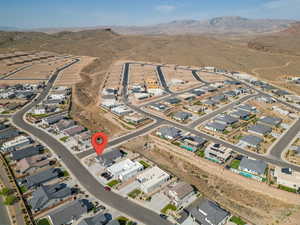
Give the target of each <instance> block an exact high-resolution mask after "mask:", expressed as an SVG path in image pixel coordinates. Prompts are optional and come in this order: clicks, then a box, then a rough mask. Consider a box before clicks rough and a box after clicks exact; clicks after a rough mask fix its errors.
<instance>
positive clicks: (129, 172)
mask: <svg viewBox="0 0 300 225" xmlns="http://www.w3.org/2000/svg"><path fill="white" fill-rule="evenodd" d="M143 169H144V167H143V165H142V164H140V163H139V162H134V161H132V160H130V159H125V160H123V161H120V162H118V163H116V164H114V165H112V166H110V167H108V168H107V171H108V172H109V173H111V174H112V175H113V176H114V178H115V179H120V180H121V181H124V180H127V179H129V178H131V177H133V176H135V175H136V174H137V173H138V172H139V171H141V170H143Z"/></svg>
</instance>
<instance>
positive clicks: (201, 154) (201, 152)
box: [196, 150, 205, 158]
mask: <svg viewBox="0 0 300 225" xmlns="http://www.w3.org/2000/svg"><path fill="white" fill-rule="evenodd" d="M196 154H197V155H198V156H200V157H201V158H204V155H205V153H204V150H198V151H197V152H196Z"/></svg>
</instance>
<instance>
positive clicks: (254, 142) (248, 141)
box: [239, 135, 263, 148]
mask: <svg viewBox="0 0 300 225" xmlns="http://www.w3.org/2000/svg"><path fill="white" fill-rule="evenodd" d="M262 142H263V139H262V138H260V137H257V136H255V135H246V136H243V137H242V138H241V139H240V141H239V144H240V145H243V146H248V147H253V148H258V147H260V144H261V143H262Z"/></svg>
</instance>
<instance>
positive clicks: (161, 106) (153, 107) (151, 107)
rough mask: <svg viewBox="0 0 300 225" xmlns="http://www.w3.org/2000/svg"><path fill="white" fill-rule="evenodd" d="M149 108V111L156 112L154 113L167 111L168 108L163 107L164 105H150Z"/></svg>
mask: <svg viewBox="0 0 300 225" xmlns="http://www.w3.org/2000/svg"><path fill="white" fill-rule="evenodd" d="M149 108H150V109H154V110H156V111H161V112H163V111H165V110H167V109H168V106H167V105H165V104H163V103H151V104H150V105H149Z"/></svg>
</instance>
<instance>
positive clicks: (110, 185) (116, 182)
mask: <svg viewBox="0 0 300 225" xmlns="http://www.w3.org/2000/svg"><path fill="white" fill-rule="evenodd" d="M118 183H120V181H118V180H111V181H110V182H108V183H107V184H106V185H107V186H109V187H114V186H116V185H117V184H118Z"/></svg>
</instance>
